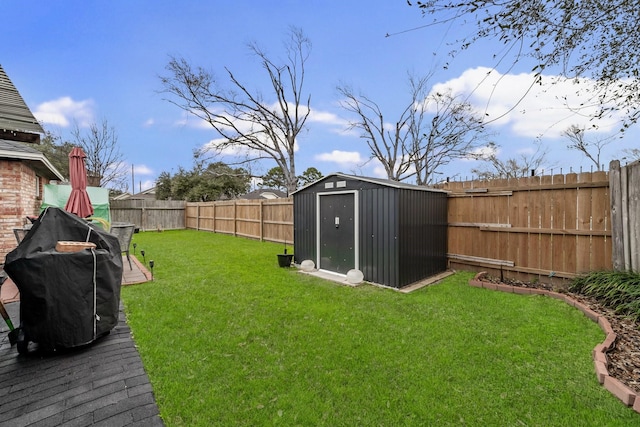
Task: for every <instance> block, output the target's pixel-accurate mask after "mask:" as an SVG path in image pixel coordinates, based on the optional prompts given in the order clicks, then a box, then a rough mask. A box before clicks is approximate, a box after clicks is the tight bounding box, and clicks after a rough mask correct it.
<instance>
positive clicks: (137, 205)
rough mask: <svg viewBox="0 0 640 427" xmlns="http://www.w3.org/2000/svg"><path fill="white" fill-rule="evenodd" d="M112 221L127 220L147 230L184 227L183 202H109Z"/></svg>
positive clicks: (138, 200) (140, 200) (131, 200)
mask: <svg viewBox="0 0 640 427" xmlns="http://www.w3.org/2000/svg"><path fill="white" fill-rule="evenodd" d="M109 204H110V210H111V221H112V222H129V223H133V224H135V225H136V226H138V227H140V229H141V230H142V231H147V230H158V229H160V230H174V229H183V228H185V202H184V201H181V200H149V199H127V200H112V201H111V202H109Z"/></svg>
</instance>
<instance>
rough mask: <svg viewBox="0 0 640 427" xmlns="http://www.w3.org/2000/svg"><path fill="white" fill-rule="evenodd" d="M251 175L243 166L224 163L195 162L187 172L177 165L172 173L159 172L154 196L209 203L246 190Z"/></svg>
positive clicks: (232, 196)
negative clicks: (175, 171)
mask: <svg viewBox="0 0 640 427" xmlns="http://www.w3.org/2000/svg"><path fill="white" fill-rule="evenodd" d="M250 180H251V177H250V175H249V174H248V173H247V172H246V171H245V170H244V169H242V168H237V169H232V168H231V167H229V166H228V165H225V164H224V163H221V162H218V163H212V164H209V165H207V166H204V165H202V164H196V165H195V166H194V168H193V169H192V170H190V171H187V170H185V169H184V168H182V167H180V168H178V172H177V173H176V174H175V175H173V176H171V175H170V174H169V173H168V172H162V173H161V174H160V175H159V177H158V180H157V181H156V199H158V200H168V199H172V200H186V201H189V202H209V201H213V200H218V199H221V198H228V199H231V198H235V197H237V196H239V195H241V194H244V193H246V192H247V190H248V188H249V183H250Z"/></svg>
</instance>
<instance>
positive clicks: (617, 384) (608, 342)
mask: <svg viewBox="0 0 640 427" xmlns="http://www.w3.org/2000/svg"><path fill="white" fill-rule="evenodd" d="M486 275H487V272H486V271H481V272H480V273H478V274H476V275H475V276H474V277H473V279H471V280H469V285H470V286H473V287H476V288H484V289H491V290H494V291H501V292H509V293H514V294H524V295H546V296H549V297H551V298H555V299H558V300H561V301H564V302H566V303H567V304H569V305H571V306H573V307H575V308H577V309H578V310H580V311H582V312H583V313H584V315H585V316H587V317H588V318H589V319H591V320H592V321H594V322H595V323H597V324H598V326H600V329H602V331H603V332H604V333H605V335H606V338H605V340H604V341H603V342H602V343H600V344H598V345H596V346H595V347H594V349H593V352H592V353H593V354H592V357H593V364H594V368H595V372H596V377H597V378H598V382H599V383H600V384H602V385H603V386H604V387H605V388H606V389H607V390H609V392H610V393H611V394H613V395H614V396H615V397H617V398H618V399H620V401H621V402H622V403H624V404H625V405H627V406H630V407H632V408H633V410H634V411H636V412H637V413H640V397H638V394H637V393H636V392H635V391H634V390H632V389H631V388H629V387H627V386H626V385H625V384H623V383H622V382H621V381H620V380H618V379H617V378H614V377H612V376H611V375H609V371H608V366H609V362H608V360H607V352H608V351H609V350H611V349H612V348H613V346H614V344H615V341H616V338H617V335H616V334H615V332H614V331H613V328H611V324H610V323H609V321H608V320H607V319H606V317H604V316H602V315H600V314H598V313H596V312H595V311H593V310H591V309H590V308H589V307H587V306H586V305H584V304H582V303H581V302H579V301H576V300H575V299H573V298H571V297H570V296H569V295H565V294H561V293H558V292H553V291H547V290H544V289H537V288H523V287H521V286H511V285H505V284H497V283H492V282H485V281H483V280H481V279H482V278H483V277H485V276H486Z"/></svg>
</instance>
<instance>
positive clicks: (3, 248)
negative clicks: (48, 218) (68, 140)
mask: <svg viewBox="0 0 640 427" xmlns="http://www.w3.org/2000/svg"><path fill="white" fill-rule="evenodd" d="M45 181H46V182H45ZM37 182H38V180H37V178H36V173H35V172H34V171H33V170H32V169H31V168H29V167H28V166H27V165H26V164H25V163H23V162H20V161H15V160H0V264H4V258H5V256H6V255H7V253H9V252H10V251H11V250H13V249H14V248H15V247H16V245H17V242H16V238H15V236H14V234H13V229H14V228H20V227H22V226H23V225H24V224H25V222H26V216H27V215H37V214H38V212H39V210H40V205H41V203H42V200H41V199H40V198H36V185H37ZM47 183H48V181H47V180H44V179H41V180H40V185H41V186H42V185H44V184H47ZM39 194H42V188H40V191H39Z"/></svg>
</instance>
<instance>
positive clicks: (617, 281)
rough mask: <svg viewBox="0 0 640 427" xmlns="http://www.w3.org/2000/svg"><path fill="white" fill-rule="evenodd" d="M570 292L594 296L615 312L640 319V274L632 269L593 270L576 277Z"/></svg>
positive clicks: (636, 319)
mask: <svg viewBox="0 0 640 427" xmlns="http://www.w3.org/2000/svg"><path fill="white" fill-rule="evenodd" d="M569 290H570V291H571V292H575V293H578V294H582V295H586V296H590V297H593V298H595V299H596V300H598V301H599V302H600V303H601V304H603V305H605V306H606V307H609V308H612V309H613V310H615V312H616V313H618V314H622V315H628V316H629V317H631V318H632V319H634V320H635V321H640V274H638V273H635V272H632V271H594V272H591V273H589V274H586V275H584V276H582V277H578V278H576V279H575V280H574V281H573V283H572V284H571V287H570V288H569Z"/></svg>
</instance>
